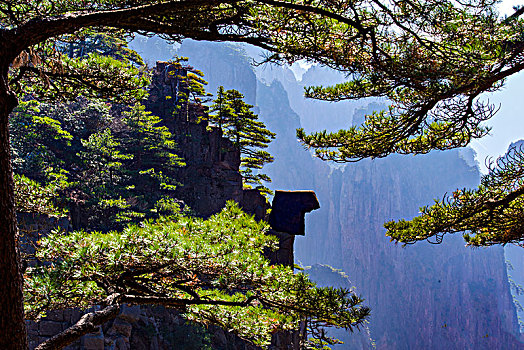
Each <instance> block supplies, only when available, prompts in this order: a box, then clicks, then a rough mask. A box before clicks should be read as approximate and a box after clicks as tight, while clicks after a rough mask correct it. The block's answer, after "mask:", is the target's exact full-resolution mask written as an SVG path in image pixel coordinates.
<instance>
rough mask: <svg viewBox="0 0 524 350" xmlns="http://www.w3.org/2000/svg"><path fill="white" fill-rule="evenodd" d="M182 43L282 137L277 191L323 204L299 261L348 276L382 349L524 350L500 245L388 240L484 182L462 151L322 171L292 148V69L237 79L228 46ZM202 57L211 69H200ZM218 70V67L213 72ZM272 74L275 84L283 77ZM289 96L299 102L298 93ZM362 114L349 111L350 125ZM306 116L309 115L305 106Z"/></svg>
mask: <svg viewBox="0 0 524 350" xmlns="http://www.w3.org/2000/svg"><path fill="white" fill-rule="evenodd" d="M184 45H185V44H183V45H182V48H181V50H185V51H183V52H184V54H185V55H186V56H189V57H190V63H191V62H197V61H198V62H199V63H198V66H199V69H201V70H202V71H203V72H204V73H205V74H206V76H207V78H208V79H209V78H210V72H213V71H215V73H214V74H215V76H216V79H220V81H226V82H227V83H228V84H229V86H230V87H233V88H236V89H239V90H240V91H241V92H243V91H242V87H251V86H254V85H255V84H256V86H257V88H256V102H257V106H258V108H259V112H260V116H261V118H262V119H263V121H264V122H265V123H266V125H267V126H268V128H269V129H270V130H272V131H273V132H276V133H277V139H276V140H275V141H274V142H273V144H272V145H271V147H270V152H271V153H272V154H274V155H275V159H276V160H275V163H273V164H270V165H269V166H268V167H267V172H268V174H269V175H270V176H271V177H272V178H273V186H272V187H273V188H286V189H291V190H300V189H313V190H314V191H315V192H316V193H317V196H318V199H319V202H320V205H321V209H320V210H318V211H316V212H315V213H313V214H311V215H310V217H309V218H308V222H309V226H308V237H307V238H306V239H299V240H297V242H296V259H297V260H298V261H299V262H301V263H302V264H304V265H309V264H314V263H327V264H330V265H332V266H334V267H337V268H340V269H342V270H343V271H344V272H346V273H347V274H348V275H349V277H350V278H351V281H352V282H353V283H354V285H355V286H356V287H357V290H358V292H359V294H361V295H362V296H364V297H365V298H366V299H367V303H368V304H369V305H370V306H371V308H372V317H371V319H370V325H369V329H370V337H371V338H372V339H373V340H374V342H375V344H376V348H377V349H522V348H524V345H523V344H522V343H519V342H518V341H517V337H518V336H519V334H518V324H517V319H516V313H515V307H514V304H513V303H512V298H511V295H510V287H509V284H508V277H507V273H506V266H505V262H504V252H503V249H502V248H501V247H492V248H487V249H471V248H466V247H464V242H463V241H462V239H461V237H446V239H445V240H444V243H443V244H442V245H435V246H434V245H430V244H429V243H419V244H416V245H414V246H408V247H401V246H396V245H394V244H392V243H390V242H389V239H387V238H386V237H385V236H384V229H383V227H382V224H383V223H384V221H387V220H390V219H396V218H401V217H412V216H413V215H416V214H417V212H418V208H419V207H420V206H422V205H425V204H431V202H432V199H433V198H435V197H437V198H439V197H441V196H442V195H443V194H444V193H445V192H448V193H449V192H451V191H453V190H455V189H456V188H462V187H472V186H475V185H476V184H477V183H478V181H479V172H478V169H476V168H475V167H472V166H471V165H470V164H468V162H467V161H466V160H464V156H463V155H462V152H460V151H450V152H445V153H444V152H436V153H432V154H430V155H425V156H417V157H413V156H404V157H400V156H392V157H390V158H387V159H383V160H376V161H371V160H366V161H362V162H360V163H357V164H350V165H347V166H345V167H334V166H332V165H329V164H326V163H323V162H321V161H319V160H318V159H314V158H312V157H311V155H310V154H309V153H308V152H306V151H304V150H303V149H302V147H301V146H300V145H299V144H298V143H297V142H296V138H295V129H296V128H298V127H300V123H301V120H300V118H301V117H302V116H299V115H298V114H297V113H295V111H294V110H293V109H292V108H291V107H290V102H289V100H288V94H287V91H286V90H290V89H291V88H290V86H291V85H292V84H293V82H292V81H291V76H290V75H289V73H290V72H289V71H286V70H285V69H283V72H284V75H283V76H284V78H283V79H282V81H274V82H270V81H269V78H268V76H269V74H265V78H266V82H265V83H262V82H260V81H258V82H257V81H256V80H255V79H254V77H253V74H252V73H248V74H246V75H240V74H236V73H235V72H234V71H235V70H236V69H241V70H242V71H245V70H246V68H239V67H238V66H236V65H234V64H228V62H233V61H234V60H233V59H232V58H231V57H233V52H234V51H235V50H236V52H238V49H235V50H232V51H230V53H229V55H226V56H221V54H222V51H223V50H224V48H221V49H220V50H215V46H210V45H208V44H199V45H196V44H194V45H193V47H192V48H191V50H188V49H185V48H184ZM214 45H217V44H214ZM201 57H205V60H206V61H207V62H210V63H211V64H208V65H206V64H203V63H205V62H201ZM224 57H225V58H224ZM214 62H222V63H221V64H220V67H217V66H216V65H214V64H212V63H214ZM194 64H195V65H196V63H194ZM275 69H276V68H275ZM216 70H218V71H216ZM276 70H277V71H276V72H273V73H271V76H272V77H273V78H274V77H278V76H279V75H278V69H276ZM215 76H214V77H215ZM228 79H229V81H228ZM238 79H239V80H238ZM313 83H315V82H313ZM296 84H297V83H296V82H295V85H296ZM299 85H300V84H299ZM293 89H294V90H293V91H294V92H293V94H296V91H297V89H298V88H297V87H296V86H295V87H293ZM252 90H253V89H252V88H251V91H252ZM298 90H299V89H298ZM337 108H338V107H337ZM356 109H357V108H356V107H355V106H353V107H351V108H349V107H348V114H349V120H351V119H352V118H351V113H350V112H351V111H352V110H356ZM301 110H302V113H306V112H307V111H308V108H302V109H301ZM309 110H310V111H317V112H319V111H322V112H323V113H324V114H326V115H327V116H326V118H325V119H323V121H318V120H317V121H316V122H315V123H312V122H311V121H308V125H322V123H324V125H327V126H328V125H329V116H330V115H331V114H336V113H339V111H333V110H332V109H331V107H329V105H324V107H322V108H317V109H315V110H313V109H309ZM364 112H365V111H364V110H361V111H359V112H358V113H357V116H356V118H355V119H358V118H361V117H362V114H363V113H364ZM319 115H320V113H319ZM326 128H327V127H326ZM357 343H358V344H357V345H355V344H346V345H345V346H344V345H342V346H340V348H370V347H372V342H371V341H367V342H357Z"/></svg>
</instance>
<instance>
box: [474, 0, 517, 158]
mask: <svg viewBox="0 0 524 350" xmlns="http://www.w3.org/2000/svg"><path fill="white" fill-rule="evenodd" d="M515 5H524V0H519V1H516V0H504V1H503V2H502V4H501V6H500V11H501V13H506V14H508V13H511V12H512V7H513V6H515ZM482 98H484V99H489V101H490V102H492V103H495V104H496V105H497V106H500V110H499V112H498V113H497V115H496V116H495V117H493V119H492V120H490V121H488V123H487V124H488V125H490V126H492V128H493V129H492V130H491V135H490V136H486V137H484V138H483V139H481V140H478V141H473V142H472V144H471V146H472V147H473V148H474V149H475V151H477V159H478V161H479V163H481V166H483V164H484V160H485V159H486V157H493V158H496V157H498V156H500V155H503V154H504V153H505V152H506V150H507V148H508V146H509V145H510V144H511V142H513V141H517V140H520V139H524V74H523V73H522V72H520V73H518V74H516V75H514V76H512V77H510V78H509V79H508V82H507V83H506V85H505V87H504V88H503V89H502V90H501V91H498V92H495V93H491V94H484V95H483V96H482Z"/></svg>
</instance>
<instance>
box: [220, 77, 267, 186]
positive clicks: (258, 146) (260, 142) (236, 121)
mask: <svg viewBox="0 0 524 350" xmlns="http://www.w3.org/2000/svg"><path fill="white" fill-rule="evenodd" d="M243 98H244V96H243V95H242V94H241V93H240V92H238V91H236V90H227V91H224V87H223V86H220V87H219V88H218V91H217V98H216V99H215V100H213V105H212V106H211V111H212V112H216V113H217V114H215V115H210V121H211V122H213V123H214V124H215V125H217V126H218V127H219V128H220V129H221V130H222V132H223V134H224V136H225V137H227V138H228V139H230V140H231V141H233V144H234V145H235V147H237V148H238V149H239V150H240V155H241V159H240V167H241V169H240V172H241V174H242V177H243V180H244V184H245V185H246V186H250V185H256V186H257V187H256V188H257V189H259V190H261V191H262V192H263V193H270V192H271V191H270V190H269V189H268V188H267V187H265V186H264V185H263V184H262V182H263V181H264V182H271V178H270V177H269V176H267V175H266V174H262V173H258V172H256V173H255V172H254V171H253V170H255V171H257V170H259V169H262V167H263V166H264V165H265V164H267V163H271V162H273V156H272V155H271V154H269V152H267V151H264V150H263V148H267V147H268V145H269V143H270V142H271V141H272V140H273V139H274V138H275V134H274V133H272V132H271V131H269V130H268V129H266V126H265V125H264V123H262V122H261V121H259V120H258V116H257V115H256V114H255V113H253V111H251V109H252V108H253V106H251V105H249V104H247V103H245V102H244V101H243Z"/></svg>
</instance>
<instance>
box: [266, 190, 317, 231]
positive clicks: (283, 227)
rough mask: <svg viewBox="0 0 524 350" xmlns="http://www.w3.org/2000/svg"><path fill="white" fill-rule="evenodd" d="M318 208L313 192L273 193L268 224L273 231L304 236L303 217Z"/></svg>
mask: <svg viewBox="0 0 524 350" xmlns="http://www.w3.org/2000/svg"><path fill="white" fill-rule="evenodd" d="M318 208H320V204H319V203H318V199H317V196H316V195H315V192H313V191H275V198H274V199H273V209H272V210H271V214H270V215H269V224H270V225H271V227H272V228H273V229H274V230H275V231H280V232H287V233H289V234H292V235H302V236H303V235H305V223H304V219H305V218H304V215H305V214H306V213H309V212H310V211H312V210H315V209H318Z"/></svg>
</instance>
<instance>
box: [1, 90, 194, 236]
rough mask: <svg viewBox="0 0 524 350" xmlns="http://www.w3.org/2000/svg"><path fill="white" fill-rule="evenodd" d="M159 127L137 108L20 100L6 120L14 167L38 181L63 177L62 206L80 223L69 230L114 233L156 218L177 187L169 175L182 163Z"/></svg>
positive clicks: (168, 136) (167, 134) (165, 131)
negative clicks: (79, 214)
mask: <svg viewBox="0 0 524 350" xmlns="http://www.w3.org/2000/svg"><path fill="white" fill-rule="evenodd" d="M161 123H162V121H161V119H160V118H159V117H157V116H154V115H152V114H151V113H149V112H146V111H145V108H144V106H142V105H141V104H135V105H133V106H131V107H126V106H123V105H114V104H110V103H107V102H100V101H96V100H94V101H90V100H86V99H77V100H76V101H74V102H71V103H55V104H52V103H37V102H35V101H28V102H25V103H23V104H21V105H20V107H19V108H18V109H17V110H16V112H15V113H14V114H13V117H12V118H11V134H12V136H13V140H14V142H13V143H12V145H11V147H12V153H13V160H14V161H13V163H14V169H15V171H16V172H18V173H20V174H24V175H26V176H28V177H31V178H33V179H36V180H38V181H40V182H42V183H48V182H49V181H50V178H51V177H52V176H53V174H54V173H61V174H62V175H61V176H65V177H66V180H67V181H68V182H69V184H68V186H64V188H62V189H61V191H60V192H61V195H62V196H63V199H64V200H63V201H62V205H63V206H66V207H76V209H80V210H81V211H82V217H83V218H84V219H83V222H82V223H79V222H74V224H75V226H76V227H91V228H96V229H101V230H110V229H113V228H121V227H123V225H124V224H125V223H126V222H136V221H139V220H142V219H143V218H145V217H151V216H156V215H157V214H156V213H155V212H153V211H152V210H153V209H154V207H155V203H156V202H157V201H158V200H160V199H161V198H162V197H164V196H169V195H170V194H172V193H173V191H174V189H175V188H176V185H177V184H178V183H177V182H176V180H175V179H174V176H173V172H174V171H175V170H176V168H178V167H180V166H183V165H184V163H183V162H182V160H181V159H180V158H179V157H178V156H177V155H176V154H175V153H174V151H175V150H176V144H175V142H174V138H173V135H172V134H171V133H170V132H169V130H168V129H167V127H165V126H162V125H161ZM93 130H95V132H93Z"/></svg>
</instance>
